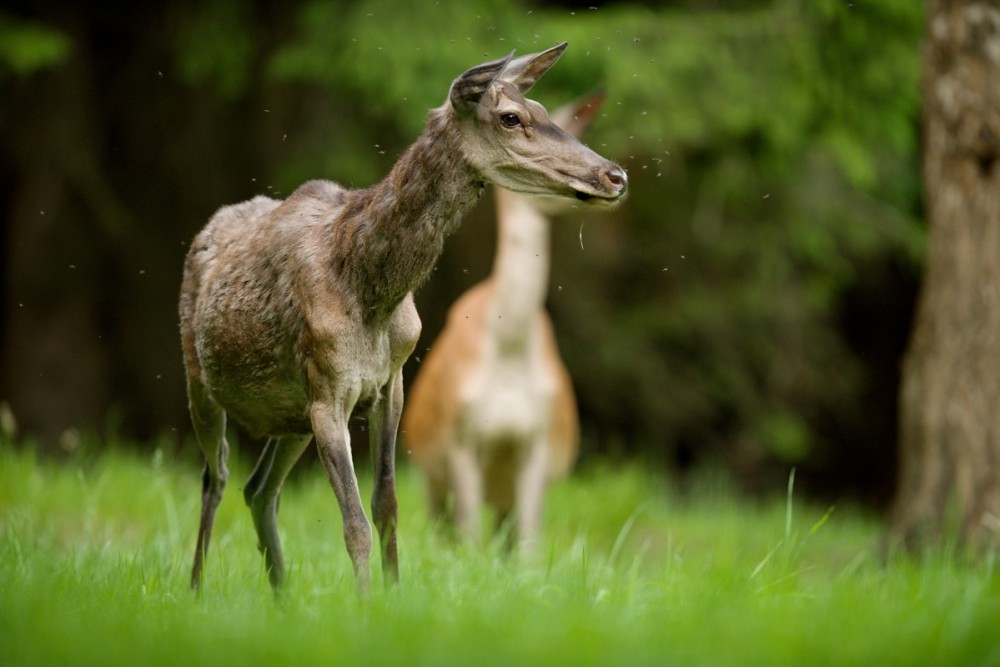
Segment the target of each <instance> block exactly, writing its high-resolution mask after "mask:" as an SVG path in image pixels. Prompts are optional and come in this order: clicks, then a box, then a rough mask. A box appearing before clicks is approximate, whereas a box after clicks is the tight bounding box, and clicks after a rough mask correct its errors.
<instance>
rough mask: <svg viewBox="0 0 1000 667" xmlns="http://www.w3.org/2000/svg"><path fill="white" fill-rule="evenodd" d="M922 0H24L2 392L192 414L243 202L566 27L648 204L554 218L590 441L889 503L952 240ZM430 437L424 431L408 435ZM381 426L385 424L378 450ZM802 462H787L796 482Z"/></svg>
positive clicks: (104, 417)
mask: <svg viewBox="0 0 1000 667" xmlns="http://www.w3.org/2000/svg"><path fill="white" fill-rule="evenodd" d="M923 20H924V16H923V8H922V7H921V3H919V2H914V1H912V0H882V1H880V2H865V1H860V0H859V1H856V2H848V1H847V0H739V1H737V0H712V1H709V2H699V1H696V0H677V1H674V2H615V3H610V2H609V3H602V2H594V1H591V2H585V3H578V2H527V1H524V0H506V1H504V2H499V1H497V0H464V1H463V2H455V3H445V2H433V3H431V2H424V3H419V2H410V3H401V2H394V1H389V0H366V1H362V0H359V1H342V2H326V1H319V0H293V1H292V2H281V3H279V2H273V1H270V0H268V1H260V2H249V1H248V0H203V1H201V2H175V3H165V4H163V5H159V4H157V3H136V4H134V5H130V4H126V5H124V6H116V7H114V8H113V9H112V7H111V6H110V5H104V4H103V3H96V4H94V3H55V2H48V1H46V0H33V1H32V2H30V3H29V2H24V1H23V0H13V1H9V2H7V3H5V5H4V8H3V9H0V195H2V202H3V215H2V219H0V239H2V242H3V245H2V248H3V250H2V253H3V255H2V269H0V289H2V295H3V301H2V310H0V318H2V319H0V336H2V338H0V401H2V402H4V403H5V404H6V406H7V409H6V413H5V414H6V415H7V416H6V417H5V418H4V419H5V423H6V428H8V429H10V428H11V427H12V425H13V424H12V420H11V417H10V416H11V415H13V418H14V419H16V423H17V427H18V429H19V430H20V432H21V433H22V434H24V435H27V436H31V437H33V438H36V439H37V440H38V441H39V442H40V443H41V445H40V446H42V447H45V448H48V449H50V450H51V451H59V448H60V446H62V447H70V446H72V444H73V442H74V439H75V437H76V436H75V434H78V433H81V432H83V433H85V432H88V431H94V432H102V431H105V430H111V431H113V432H115V433H120V434H124V435H127V436H129V437H132V438H135V439H137V440H139V441H142V440H144V439H150V438H153V437H158V436H161V435H163V434H167V437H170V438H172V439H175V440H176V442H177V443H178V446H179V444H180V443H182V442H184V441H185V440H186V439H187V438H189V437H190V434H191V429H190V426H189V421H188V416H187V411H186V397H185V392H184V382H183V369H182V364H181V355H180V347H179V337H178V329H177V315H176V301H177V294H178V289H179V283H180V277H181V266H182V261H183V256H184V253H185V251H186V248H187V244H188V242H189V241H190V239H191V238H192V237H193V235H194V234H195V233H196V232H197V230H198V229H200V227H201V226H202V225H204V223H205V222H206V221H207V220H208V218H209V216H210V215H211V214H212V213H213V212H214V211H215V210H216V209H217V208H218V207H219V206H221V205H224V204H228V203H233V202H237V201H242V200H245V199H248V198H250V197H252V196H253V195H255V194H258V193H264V194H270V195H276V196H283V195H287V194H288V193H290V192H291V191H292V190H293V189H294V188H295V187H296V186H297V185H298V184H299V183H301V182H302V181H304V180H307V179H310V178H318V177H323V178H331V179H333V180H336V181H338V182H340V183H343V184H345V185H349V186H366V185H369V184H371V183H372V182H374V181H376V180H377V179H379V178H380V177H381V176H382V175H384V174H385V173H386V172H387V171H388V169H389V167H390V166H391V164H392V163H393V162H394V160H395V158H396V157H397V156H398V155H399V154H400V153H401V152H402V150H403V149H404V148H405V147H406V146H407V145H409V143H410V142H411V141H412V140H413V139H414V138H415V137H416V136H417V134H418V133H419V131H420V129H421V127H422V125H423V122H424V119H425V115H426V111H427V109H428V108H431V107H434V106H438V105H440V104H441V103H443V101H444V100H445V99H446V95H447V91H448V87H449V85H450V83H451V81H452V79H453V78H454V77H456V76H457V75H458V74H460V73H461V72H462V71H464V70H465V69H467V68H468V67H470V66H472V65H475V64H478V63H479V62H482V61H484V60H487V59H493V58H497V57H500V56H502V55H504V54H506V53H508V52H509V51H511V50H512V49H516V50H517V52H518V53H527V52H532V51H537V50H541V49H543V48H547V47H549V46H552V45H554V44H556V43H557V42H560V41H562V40H568V41H569V43H570V47H569V50H568V51H567V52H566V54H565V55H564V56H563V58H562V60H561V61H560V62H559V64H558V65H557V66H556V67H555V68H553V70H552V71H551V72H549V73H548V74H547V75H546V76H545V77H544V79H542V81H541V82H540V83H539V84H538V86H536V87H535V89H534V90H533V91H532V95H531V96H532V97H533V98H534V99H537V100H538V101H540V102H542V103H543V104H545V105H546V106H547V107H548V108H550V109H551V108H554V107H556V106H558V105H559V104H561V103H563V102H566V101H568V100H570V99H573V98H575V97H578V96H580V95H582V94H584V93H587V92H589V91H591V90H593V89H595V88H604V89H605V90H606V91H607V95H608V100H607V102H606V104H605V109H604V113H603V115H602V116H601V117H599V118H598V119H597V120H596V122H595V123H594V125H593V127H592V128H591V130H590V131H589V133H588V134H587V136H586V137H585V140H586V141H587V142H588V143H590V144H591V145H592V146H594V147H595V149H597V150H598V151H599V152H600V153H602V154H604V155H606V156H608V157H611V158H613V159H616V160H617V161H619V162H620V163H621V164H622V165H623V166H624V167H625V168H626V169H627V170H628V172H629V175H630V179H631V194H630V197H629V199H628V201H627V202H626V203H625V204H624V205H623V206H621V207H619V208H618V209H617V210H615V211H614V212H612V213H610V214H601V213H586V214H584V213H581V214H579V215H575V216H568V217H567V218H565V219H563V220H560V221H559V224H558V225H557V226H555V227H554V230H553V275H552V281H551V292H550V299H549V306H550V310H551V312H552V316H553V319H554V321H555V324H556V330H557V334H558V337H559V342H560V346H561V350H562V352H563V356H564V358H565V360H566V364H567V366H568V368H569V370H570V372H571V374H572V376H573V379H574V383H575V387H576V390H577V394H578V398H579V402H580V409H581V417H582V421H583V438H584V440H583V456H584V460H585V461H586V460H591V461H593V460H596V459H600V458H602V457H606V458H610V457H621V456H636V457H642V458H643V459H645V460H648V461H650V462H651V463H652V464H654V465H661V466H663V468H664V469H667V470H679V471H684V470H687V469H690V468H692V467H695V466H697V465H699V464H703V463H707V464H720V463H721V464H723V465H724V466H726V467H727V468H728V469H729V470H731V471H732V472H733V473H734V474H735V475H736V476H737V478H738V479H740V480H741V481H742V483H744V484H745V485H746V487H747V488H749V489H751V490H753V489H756V488H775V483H776V482H777V480H783V479H785V478H786V477H787V474H788V469H789V467H791V466H796V467H797V469H798V471H799V474H798V480H799V484H800V488H801V487H802V486H804V487H805V488H807V489H808V490H810V491H811V492H813V493H815V494H821V495H848V496H853V497H856V498H859V499H861V500H864V501H867V502H871V503H875V504H876V505H879V506H882V505H884V504H885V503H886V502H887V501H888V500H889V499H890V498H891V495H892V492H893V485H894V479H895V467H896V440H897V395H898V386H899V364H900V358H901V355H902V353H903V351H904V348H905V345H906V340H907V335H908V332H909V329H910V325H911V321H912V314H913V307H914V302H915V297H916V291H917V284H918V281H919V277H920V274H921V267H922V262H923V247H924V240H925V229H924V223H923V220H922V210H921V185H920V86H919V81H920V69H921V60H920V52H921V51H920V49H921V42H922V31H923ZM492 218H493V209H492V201H491V199H490V198H489V197H485V198H484V200H483V202H481V204H480V206H479V207H478V208H477V210H476V211H475V212H474V213H473V215H471V216H470V217H469V218H468V219H467V220H466V222H465V223H464V225H463V227H462V229H461V230H460V231H459V232H458V233H457V234H456V235H455V236H454V237H453V238H452V239H451V240H450V242H449V244H448V245H447V246H446V250H445V254H444V256H443V257H442V260H441V262H440V264H439V266H438V269H437V271H436V273H435V274H434V275H433V276H432V278H431V280H430V281H429V283H428V284H427V285H425V286H424V287H423V289H422V290H421V291H420V292H418V294H417V305H418V309H419V310H420V313H421V316H422V318H423V320H424V334H423V338H422V340H421V343H420V345H419V346H418V351H417V352H416V353H415V355H414V358H412V359H411V360H410V362H409V363H408V371H409V374H408V377H411V376H412V372H413V370H414V369H415V368H416V364H419V357H420V355H421V352H422V351H423V350H425V348H426V347H427V346H429V345H430V343H431V341H433V340H434V338H435V336H436V334H437V332H438V331H439V329H440V327H441V325H442V323H443V318H444V313H445V310H446V309H447V307H448V306H449V305H450V303H451V302H452V300H453V299H454V298H455V297H456V296H458V295H459V294H460V293H462V292H463V291H464V290H465V289H467V288H468V287H470V286H471V285H472V284H474V283H475V282H477V281H479V280H480V279H481V278H482V277H484V276H485V275H486V274H487V272H488V271H489V267H490V263H491V260H492V252H493V243H494V233H495V230H494V227H493V220H492ZM404 447H405V445H404ZM358 449H363V448H358ZM777 483H778V484H780V482H777Z"/></svg>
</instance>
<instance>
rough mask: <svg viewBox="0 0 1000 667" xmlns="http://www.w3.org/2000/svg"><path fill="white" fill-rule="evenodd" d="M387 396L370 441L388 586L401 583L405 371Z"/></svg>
mask: <svg viewBox="0 0 1000 667" xmlns="http://www.w3.org/2000/svg"><path fill="white" fill-rule="evenodd" d="M385 394H386V395H385V396H384V397H383V400H381V401H380V402H379V403H378V404H377V405H376V406H375V407H374V408H373V409H372V412H371V416H370V418H369V441H370V446H371V455H372V466H373V468H374V474H375V488H374V489H373V491H372V518H373V519H374V521H375V527H376V528H377V529H378V536H379V543H380V545H381V549H382V573H383V575H384V577H385V582H386V584H390V583H398V582H399V559H398V556H397V552H396V522H397V515H398V509H397V504H396V434H397V431H398V429H399V417H400V415H401V414H402V411H403V371H402V370H399V371H397V372H396V377H395V378H394V379H393V380H392V381H390V382H389V384H388V386H387V387H386V390H385Z"/></svg>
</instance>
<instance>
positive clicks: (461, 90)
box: [448, 51, 514, 112]
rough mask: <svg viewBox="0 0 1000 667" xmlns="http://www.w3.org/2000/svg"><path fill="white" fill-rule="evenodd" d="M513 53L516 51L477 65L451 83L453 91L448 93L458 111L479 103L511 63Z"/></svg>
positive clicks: (463, 110) (452, 104)
mask: <svg viewBox="0 0 1000 667" xmlns="http://www.w3.org/2000/svg"><path fill="white" fill-rule="evenodd" d="M513 55H514V52H513V51H511V52H510V53H508V54H507V56H506V57H505V58H500V59H499V60H491V61H490V62H488V63H483V64H482V65H476V66H475V67H473V68H472V69H470V70H468V71H467V72H466V73H465V74H463V75H462V76H460V77H458V78H457V79H455V80H454V81H453V82H452V84H451V92H450V93H449V94H448V99H449V100H451V106H452V107H454V109H455V110H456V111H460V112H465V111H467V110H469V109H471V108H472V107H474V106H475V105H477V104H479V100H480V99H482V97H483V93H485V92H486V90H487V89H488V88H489V87H490V84H491V83H493V82H494V81H495V80H496V78H497V77H498V76H500V73H501V72H503V71H504V68H505V67H507V65H508V63H510V59H511V58H512V57H513Z"/></svg>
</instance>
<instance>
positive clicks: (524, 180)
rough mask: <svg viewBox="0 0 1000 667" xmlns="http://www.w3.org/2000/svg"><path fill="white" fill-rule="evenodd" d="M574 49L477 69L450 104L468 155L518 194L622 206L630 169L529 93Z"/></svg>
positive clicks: (454, 89)
mask: <svg viewBox="0 0 1000 667" xmlns="http://www.w3.org/2000/svg"><path fill="white" fill-rule="evenodd" d="M565 50H566V42H563V43H562V44H559V45H557V46H554V47H552V48H550V49H547V50H545V51H542V52H541V53H535V54H531V55H526V56H521V57H520V58H517V59H512V56H513V53H512V54H510V55H508V56H507V57H506V58H501V59H500V60H494V61H492V62H488V63H483V64H482V65H477V66H476V67H473V68H472V69H470V70H468V71H467V72H465V74H463V75H462V76H460V77H458V78H457V79H455V81H454V83H453V84H452V86H451V93H450V95H449V100H450V102H451V106H452V108H453V109H454V114H455V120H456V124H457V126H458V127H459V130H460V132H461V133H462V138H463V150H464V152H465V157H466V159H467V160H468V161H469V163H470V164H472V165H473V167H475V168H476V169H477V170H478V171H479V172H480V173H481V174H482V176H483V178H485V179H486V180H488V181H490V182H491V183H494V184H496V185H499V186H501V187H505V188H507V189H509V190H513V191H515V192H523V193H526V194H533V195H555V196H561V197H575V198H576V199H578V200H580V201H582V202H585V203H587V204H592V205H605V206H607V205H614V204H616V203H618V202H619V201H621V199H622V198H623V197H624V195H625V193H626V191H627V190H628V176H627V175H626V174H625V170H624V169H622V168H621V167H619V166H618V165H616V164H615V163H613V162H611V161H609V160H606V159H605V158H603V157H601V156H600V155H598V154H597V153H595V152H594V151H592V150H590V149H589V148H587V147H586V146H584V145H583V144H581V143H580V142H579V141H578V140H577V139H576V138H574V137H573V136H572V135H570V134H569V133H567V132H566V131H565V130H563V129H561V128H560V127H559V126H558V125H557V124H556V123H554V122H553V121H552V119H550V118H549V115H548V113H547V112H546V111H545V108H544V107H543V106H542V105H541V104H539V103H538V102H535V101H533V100H529V99H526V98H525V97H524V93H526V92H527V91H528V90H529V89H530V88H531V87H532V86H533V85H534V84H535V82H536V81H538V79H539V78H541V76H542V75H543V74H544V73H545V72H546V71H548V69H549V68H550V67H552V65H554V64H555V62H556V61H557V60H558V59H559V56H561V55H562V52H563V51H565Z"/></svg>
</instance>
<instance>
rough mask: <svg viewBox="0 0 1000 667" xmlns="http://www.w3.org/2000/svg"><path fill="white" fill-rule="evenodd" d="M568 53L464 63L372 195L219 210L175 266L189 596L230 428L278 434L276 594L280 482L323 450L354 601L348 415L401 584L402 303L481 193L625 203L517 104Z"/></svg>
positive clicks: (265, 496)
mask: <svg viewBox="0 0 1000 667" xmlns="http://www.w3.org/2000/svg"><path fill="white" fill-rule="evenodd" d="M565 48H566V44H565V43H563V44H560V45H558V46H555V47H553V48H551V49H548V50H546V51H543V52H541V53H538V54H532V55H527V56H522V57H520V58H517V59H512V56H510V55H509V56H507V57H506V58H503V59H501V60H495V61H492V62H488V63H484V64H482V65H479V66H477V67H473V68H472V69H470V70H468V71H467V72H465V73H464V74H462V75H461V76H460V77H458V78H457V79H456V80H455V81H454V82H453V83H452V86H451V90H450V92H449V95H448V100H447V101H446V102H445V104H444V105H443V106H441V107H439V108H437V109H434V110H432V111H431V112H430V114H429V118H428V121H427V126H426V128H425V129H424V131H423V133H422V134H421V135H420V137H419V138H418V139H417V140H416V142H415V143H414V144H413V145H412V146H411V147H410V148H409V149H408V150H407V151H406V152H405V153H404V154H403V155H402V156H401V157H400V159H399V160H398V162H396V164H395V165H394V166H393V168H392V170H391V171H390V173H389V174H388V176H386V178H385V179H383V180H382V181H381V182H379V183H377V184H376V185H374V186H372V187H370V188H367V189H364V190H347V189H344V188H342V187H340V186H339V185H337V184H335V183H332V182H329V181H310V182H308V183H305V184H304V185H302V186H301V187H300V188H299V189H298V190H296V191H295V192H294V193H292V195H291V196H289V197H288V199H286V200H285V201H283V202H282V201H276V200H273V199H269V198H266V197H256V198H254V199H252V200H250V201H247V202H244V203H242V204H235V205H232V206H226V207H224V208H222V209H220V210H219V211H218V212H217V213H216V214H215V215H214V216H213V217H212V219H211V220H210V221H209V222H208V225H207V226H206V227H205V229H204V230H202V231H201V233H199V234H198V236H197V237H196V238H195V239H194V242H193V243H192V245H191V248H190V250H189V252H188V256H187V260H186V263H185V266H184V280H183V284H182V287H181V298H180V320H181V339H182V345H183V351H184V364H185V369H186V371H187V379H188V399H189V403H190V409H191V420H192V422H193V425H194V430H195V434H196V435H197V438H198V442H199V443H200V445H201V447H202V449H203V450H204V453H205V459H206V464H205V472H204V476H203V487H202V507H201V520H200V524H199V527H198V540H197V545H196V547H195V556H194V566H193V568H192V572H191V584H192V586H193V587H194V588H196V589H197V588H199V587H200V584H201V579H202V568H203V564H204V559H205V555H206V553H207V551H208V545H209V541H210V538H211V533H212V524H213V521H214V518H215V513H216V509H217V508H218V505H219V501H220V500H221V498H222V493H223V490H224V488H225V485H226V480H227V478H228V470H227V467H226V461H227V458H228V453H229V448H228V445H227V443H226V438H225V426H226V417H227V415H228V416H229V417H232V418H234V419H235V420H236V421H237V422H238V423H239V424H241V425H242V426H243V427H244V428H245V429H246V430H247V431H248V432H249V433H250V434H252V435H254V436H260V437H264V436H267V437H269V438H270V439H269V440H268V442H267V444H266V445H265V447H264V450H263V452H262V454H261V457H260V460H259V461H258V462H257V465H256V467H255V468H254V471H253V472H252V473H251V475H250V478H249V479H248V480H247V483H246V486H245V488H244V497H245V499H246V502H247V504H248V505H249V506H250V512H251V514H252V516H253V521H254V527H255V528H256V530H257V535H258V538H259V548H260V550H261V551H262V552H263V554H264V558H265V564H266V567H267V571H268V575H269V578H270V581H271V584H272V586H273V587H274V588H275V590H278V589H280V587H281V584H282V582H283V580H284V574H285V568H284V564H283V560H282V554H281V545H280V542H279V538H278V530H277V508H278V497H279V494H280V491H281V485H282V483H283V482H284V480H285V477H286V476H287V474H288V472H289V470H290V469H291V468H292V466H293V465H294V464H295V462H296V461H297V460H298V458H299V456H300V455H301V454H302V452H303V451H304V449H305V448H306V446H307V445H308V444H309V442H310V441H311V440H312V438H313V437H315V439H316V445H317V448H318V450H319V455H320V459H321V461H322V462H323V464H324V466H325V468H326V471H327V473H328V475H329V478H330V483H331V485H332V486H333V490H334V493H335V494H336V497H337V502H338V504H339V506H340V511H341V515H342V517H343V531H344V541H345V543H346V546H347V551H348V554H349V555H350V558H351V562H352V564H353V567H354V574H355V578H356V581H357V585H358V589H359V591H362V592H363V591H365V590H367V589H368V587H369V583H370V579H371V570H370V566H369V560H370V556H371V548H372V534H371V527H370V525H369V523H368V519H367V518H366V516H365V512H364V509H363V507H362V503H361V498H360V495H359V493H358V485H357V480H356V478H355V473H354V465H353V462H352V459H351V446H350V438H349V435H348V430H347V423H348V419H349V418H350V417H351V415H352V414H354V413H361V414H363V415H366V416H367V417H368V423H369V433H370V446H371V450H372V459H373V467H374V487H375V488H374V492H373V497H372V515H373V518H374V521H375V525H376V527H377V529H378V532H379V538H380V542H381V551H382V568H383V572H384V574H385V579H386V581H387V582H391V581H396V580H398V576H399V573H398V561H397V553H396V516H397V512H396V492H395V444H396V430H397V426H398V424H399V416H400V412H401V409H402V405H403V389H402V375H401V368H402V365H403V362H404V361H406V359H407V357H409V356H410V353H411V352H412V351H413V348H414V345H415V344H416V341H417V338H418V336H419V334H420V319H419V317H418V316H417V312H416V309H415V308H414V305H413V295H412V291H413V290H414V289H416V288H417V287H418V286H419V285H421V284H422V283H423V282H424V280H425V279H426V278H427V276H428V274H429V273H430V271H431V270H432V268H433V267H434V264H435V262H436V261H437V258H438V256H439V255H440V253H441V249H442V244H443V243H444V240H445V237H446V236H447V235H448V233H449V232H451V231H452V230H454V228H455V227H456V226H457V225H458V223H459V222H460V220H461V218H462V216H463V215H464V214H465V213H466V212H467V211H468V210H469V209H470V208H471V207H472V206H473V204H474V203H475V202H476V200H477V199H478V197H479V195H480V194H481V192H482V189H483V187H484V183H485V182H491V183H496V184H498V185H502V186H505V187H508V188H511V189H514V190H518V191H521V192H529V193H535V194H550V195H558V196H563V197H575V198H576V199H578V200H580V201H584V202H588V203H592V204H600V203H611V202H614V201H616V200H618V199H620V198H621V197H622V195H624V194H625V190H626V185H627V181H626V176H625V172H624V171H623V170H622V169H621V168H620V167H618V166H617V165H615V164H613V163H611V162H609V161H608V160H606V159H604V158H602V157H601V156H599V155H597V154H596V153H595V152H593V151H591V150H590V149H589V148H586V147H585V146H583V145H582V144H580V143H579V142H578V141H577V140H576V139H574V138H572V137H571V136H570V135H568V134H566V133H565V132H563V131H562V130H560V129H559V128H558V127H557V126H556V125H555V124H553V123H552V121H551V120H549V118H548V116H547V114H546V113H545V109H543V108H542V106H541V105H540V104H538V103H537V102H533V101H531V100H527V99H525V98H524V93H525V92H526V91H527V90H528V89H529V88H531V86H532V85H533V84H534V83H535V81H537V80H538V78H539V77H540V76H542V74H544V73H545V72H546V71H547V70H548V69H549V68H550V67H551V66H552V65H553V64H554V63H555V62H556V60H557V59H558V58H559V56H560V55H561V54H562V52H563V51H564V49H565Z"/></svg>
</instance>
